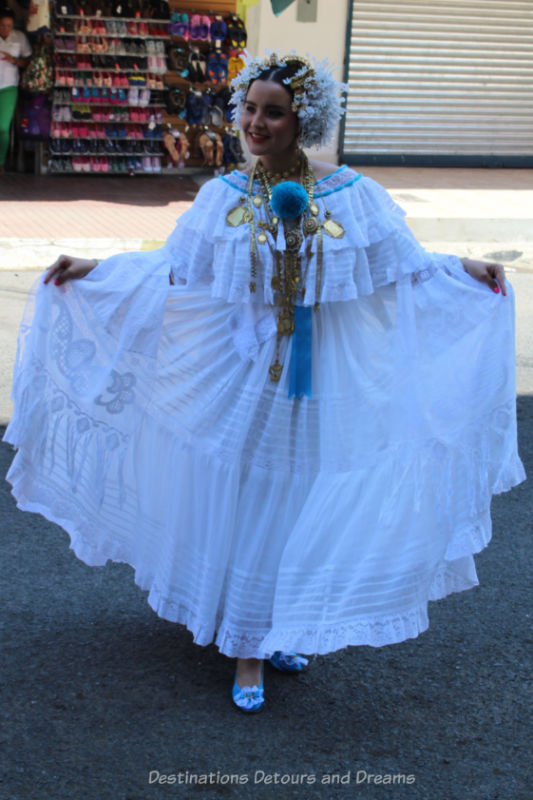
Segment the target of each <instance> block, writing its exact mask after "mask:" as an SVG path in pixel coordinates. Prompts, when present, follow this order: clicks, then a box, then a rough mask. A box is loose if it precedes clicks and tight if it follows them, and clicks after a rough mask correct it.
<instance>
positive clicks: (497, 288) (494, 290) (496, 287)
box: [492, 286, 500, 294]
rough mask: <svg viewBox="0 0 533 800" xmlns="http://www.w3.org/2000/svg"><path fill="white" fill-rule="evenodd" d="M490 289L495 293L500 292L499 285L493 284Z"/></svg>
mask: <svg viewBox="0 0 533 800" xmlns="http://www.w3.org/2000/svg"><path fill="white" fill-rule="evenodd" d="M492 291H493V292H495V294H499V293H500V287H499V286H495V287H494V289H493V290H492Z"/></svg>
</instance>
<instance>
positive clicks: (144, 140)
mask: <svg viewBox="0 0 533 800" xmlns="http://www.w3.org/2000/svg"><path fill="white" fill-rule="evenodd" d="M103 8H104V9H105V7H103ZM65 11H66V12H67V13H62V12H65ZM75 11H78V12H80V13H73V12H75ZM52 25H53V28H52V33H53V36H54V58H55V85H54V91H53V97H52V121H51V131H50V133H51V136H50V139H49V144H48V163H47V165H46V166H47V171H48V172H54V173H66V174H68V173H93V174H94V173H123V174H124V173H130V174H134V173H140V172H142V173H152V174H153V173H161V172H162V168H163V164H164V162H165V156H166V150H165V148H164V146H163V128H162V125H163V110H164V109H165V106H166V95H167V91H168V90H167V87H166V85H165V83H164V80H163V76H164V75H165V73H166V71H167V63H166V43H167V42H168V41H169V39H170V36H169V33H168V19H167V18H155V19H154V18H151V17H148V16H147V17H142V16H141V14H140V11H139V12H137V15H136V16H131V17H127V16H121V17H114V16H105V15H104V13H101V12H100V13H98V12H96V13H91V11H90V9H89V10H87V9H86V13H83V8H82V7H81V6H76V5H73V4H70V3H69V4H68V5H66V6H61V4H60V3H59V2H58V3H55V4H54V9H53V16H52Z"/></svg>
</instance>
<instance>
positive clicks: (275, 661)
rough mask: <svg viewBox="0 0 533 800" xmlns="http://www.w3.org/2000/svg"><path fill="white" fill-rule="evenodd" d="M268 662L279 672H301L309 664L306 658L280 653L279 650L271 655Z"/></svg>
mask: <svg viewBox="0 0 533 800" xmlns="http://www.w3.org/2000/svg"><path fill="white" fill-rule="evenodd" d="M268 660H269V661H270V663H271V664H272V666H273V667H275V668H276V669H279V671H280V672H301V670H302V668H303V667H305V666H306V665H307V664H309V659H308V658H304V656H299V655H298V653H282V652H281V650H276V652H275V653H272V655H271V657H270V658H269V659H268Z"/></svg>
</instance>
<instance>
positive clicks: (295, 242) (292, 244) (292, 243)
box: [285, 228, 303, 253]
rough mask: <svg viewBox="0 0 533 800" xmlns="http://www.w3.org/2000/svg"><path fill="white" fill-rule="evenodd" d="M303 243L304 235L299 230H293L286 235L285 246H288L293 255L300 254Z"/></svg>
mask: <svg viewBox="0 0 533 800" xmlns="http://www.w3.org/2000/svg"><path fill="white" fill-rule="evenodd" d="M302 241H303V238H302V234H301V233H300V231H299V230H298V228H293V229H292V231H289V232H288V233H286V234H285V244H286V246H287V250H290V252H291V253H294V252H298V250H299V249H300V246H301V244H302Z"/></svg>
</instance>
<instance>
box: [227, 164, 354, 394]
mask: <svg viewBox="0 0 533 800" xmlns="http://www.w3.org/2000/svg"><path fill="white" fill-rule="evenodd" d="M299 166H300V168H301V171H300V183H301V185H302V186H303V188H304V189H305V192H306V195H307V204H306V207H305V208H304V209H303V211H302V212H301V213H300V215H299V216H298V217H297V218H296V219H295V220H294V219H293V220H288V219H282V220H280V219H279V217H278V216H277V215H276V214H275V213H274V212H273V209H272V205H271V199H272V193H273V190H274V189H277V186H276V187H274V189H273V186H272V180H270V178H269V173H268V172H267V171H266V170H265V168H264V167H263V165H262V164H261V162H260V161H258V162H257V164H256V166H255V167H254V168H253V169H252V170H251V173H250V176H249V180H248V192H247V196H246V199H245V197H244V196H241V198H240V199H239V204H238V205H237V206H235V207H234V208H232V209H230V211H228V213H227V215H226V222H227V224H228V225H229V226H230V227H238V226H239V225H242V224H243V223H249V225H250V284H249V289H250V294H253V293H255V292H256V290H257V282H258V268H259V248H260V247H261V246H263V245H264V244H266V243H267V242H268V243H269V245H270V247H271V249H272V250H273V259H274V270H273V275H272V279H271V287H272V289H273V290H274V292H275V293H276V302H277V306H278V320H277V340H276V356H275V360H274V362H273V363H272V364H271V366H270V368H269V374H270V378H271V380H272V381H274V382H278V381H279V380H280V378H281V375H282V372H283V364H281V362H280V351H281V341H282V337H283V336H291V335H292V333H293V332H294V317H295V314H294V307H295V305H296V303H297V301H298V300H299V301H300V304H302V305H303V304H304V300H305V290H306V279H307V271H308V267H309V260H310V255H309V248H308V254H307V258H306V264H305V269H304V271H303V273H302V265H301V256H300V251H301V245H302V243H303V241H304V239H305V237H307V236H311V237H312V236H314V235H316V237H317V249H316V253H317V263H316V276H315V303H314V310H315V311H318V310H319V308H320V295H321V287H322V268H323V235H324V234H327V235H328V236H331V237H332V238H335V239H339V238H342V237H343V236H344V228H343V227H342V225H341V224H340V223H339V222H336V221H335V220H332V219H331V213H330V211H329V210H327V208H325V206H324V208H325V212H324V220H323V221H322V222H321V221H320V219H319V208H318V206H317V204H316V202H315V199H314V191H315V179H314V172H313V169H312V167H311V165H310V164H309V161H308V159H307V156H306V155H305V153H303V152H301V155H300V161H299ZM256 176H257V179H258V181H259V187H260V191H259V192H257V193H256V194H254V180H255V178H256ZM322 202H324V201H322ZM261 208H263V209H264V218H263V219H261ZM256 215H257V218H256ZM280 223H281V224H282V225H283V234H284V238H285V248H284V250H283V251H279V250H278V249H277V248H276V239H277V236H278V226H279V224H280ZM267 232H269V233H270V234H271V237H272V238H271V240H270V241H269V237H268V236H267Z"/></svg>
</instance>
